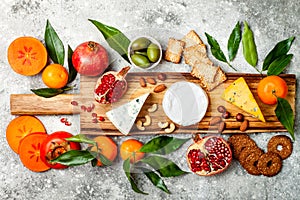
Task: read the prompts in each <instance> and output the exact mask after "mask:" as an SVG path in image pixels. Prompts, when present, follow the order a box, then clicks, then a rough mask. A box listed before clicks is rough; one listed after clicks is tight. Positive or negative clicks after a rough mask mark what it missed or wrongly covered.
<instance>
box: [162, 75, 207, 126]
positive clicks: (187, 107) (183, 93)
mask: <svg viewBox="0 0 300 200" xmlns="http://www.w3.org/2000/svg"><path fill="white" fill-rule="evenodd" d="M162 106H163V109H164V112H165V113H166V115H167V116H168V117H169V118H170V119H171V120H172V121H173V122H175V123H177V124H179V125H181V126H189V125H192V124H196V123H198V122H199V121H201V120H202V118H203V117H204V116H205V113H206V110H207V107H208V97H207V95H206V93H205V91H204V90H203V89H202V88H201V87H200V86H199V85H196V84H195V83H191V82H187V81H181V82H177V83H174V84H173V85H171V86H170V88H169V89H168V90H167V91H166V93H165V95H164V98H163V102H162Z"/></svg>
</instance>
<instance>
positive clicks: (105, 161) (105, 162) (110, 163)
mask: <svg viewBox="0 0 300 200" xmlns="http://www.w3.org/2000/svg"><path fill="white" fill-rule="evenodd" d="M98 156H99V159H100V161H101V163H102V164H103V165H105V166H110V165H112V164H113V162H112V161H110V160H109V159H108V158H107V157H105V156H104V155H103V154H102V153H99V154H98Z"/></svg>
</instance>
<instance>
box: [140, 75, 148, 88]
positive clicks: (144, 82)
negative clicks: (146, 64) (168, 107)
mask: <svg viewBox="0 0 300 200" xmlns="http://www.w3.org/2000/svg"><path fill="white" fill-rule="evenodd" d="M140 85H141V87H146V86H147V84H146V81H145V79H144V78H143V77H141V78H140Z"/></svg>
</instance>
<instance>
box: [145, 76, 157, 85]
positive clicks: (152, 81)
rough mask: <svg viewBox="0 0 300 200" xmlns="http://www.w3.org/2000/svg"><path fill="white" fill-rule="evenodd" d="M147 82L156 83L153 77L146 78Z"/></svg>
mask: <svg viewBox="0 0 300 200" xmlns="http://www.w3.org/2000/svg"><path fill="white" fill-rule="evenodd" d="M147 82H148V83H150V84H151V85H155V84H156V80H155V79H154V78H147Z"/></svg>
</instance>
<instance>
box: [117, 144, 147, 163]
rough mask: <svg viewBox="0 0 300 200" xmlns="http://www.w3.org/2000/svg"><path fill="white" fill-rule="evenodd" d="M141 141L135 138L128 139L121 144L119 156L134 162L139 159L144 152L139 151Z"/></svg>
mask: <svg viewBox="0 0 300 200" xmlns="http://www.w3.org/2000/svg"><path fill="white" fill-rule="evenodd" d="M142 146H143V143H142V142H140V141H138V140H136V139H128V140H126V141H124V142H123V143H122V144H121V147H120V156H121V158H122V159H123V160H127V159H128V158H130V162H131V163H135V162H137V161H139V160H141V159H142V158H143V157H144V156H145V153H143V152H139V150H140V149H141V148H142Z"/></svg>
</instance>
